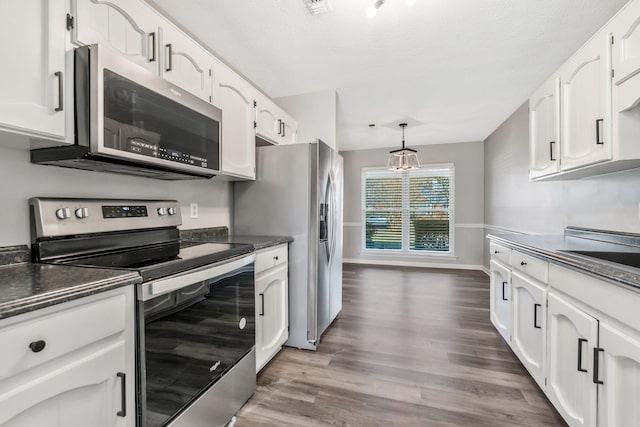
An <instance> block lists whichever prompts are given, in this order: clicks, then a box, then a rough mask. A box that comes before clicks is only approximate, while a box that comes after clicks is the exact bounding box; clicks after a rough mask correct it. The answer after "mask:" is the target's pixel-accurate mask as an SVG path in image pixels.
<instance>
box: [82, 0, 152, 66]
mask: <svg viewBox="0 0 640 427" xmlns="http://www.w3.org/2000/svg"><path fill="white" fill-rule="evenodd" d="M71 5H72V13H73V16H74V18H75V26H74V28H73V30H72V31H71V41H72V42H73V43H75V44H76V45H88V44H94V43H100V44H102V45H106V46H110V47H111V48H113V49H115V50H117V51H119V52H121V53H123V54H124V55H126V56H127V57H128V58H129V59H130V60H131V61H133V62H135V63H137V64H138V65H141V66H143V67H145V68H146V69H148V70H149V71H151V72H153V73H154V74H156V75H157V74H158V64H159V61H158V34H157V29H158V23H159V20H158V19H157V15H156V14H155V12H154V11H153V10H151V9H150V8H149V7H148V6H146V5H145V4H144V3H143V2H140V1H129V0H108V1H106V0H72V2H71Z"/></svg>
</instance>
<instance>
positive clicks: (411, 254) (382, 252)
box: [358, 249, 458, 260]
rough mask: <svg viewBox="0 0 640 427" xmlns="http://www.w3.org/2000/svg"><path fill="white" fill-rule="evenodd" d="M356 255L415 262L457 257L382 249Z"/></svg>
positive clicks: (447, 254) (446, 254) (443, 253)
mask: <svg viewBox="0 0 640 427" xmlns="http://www.w3.org/2000/svg"><path fill="white" fill-rule="evenodd" d="M358 255H360V256H366V257H372V256H376V255H379V256H383V257H385V258H404V259H407V258H409V259H416V260H424V259H426V258H434V259H449V260H456V259H458V257H457V256H456V254H455V253H453V252H441V253H438V252H423V253H418V252H400V251H389V250H384V249H377V250H361V251H360V252H359V253H358Z"/></svg>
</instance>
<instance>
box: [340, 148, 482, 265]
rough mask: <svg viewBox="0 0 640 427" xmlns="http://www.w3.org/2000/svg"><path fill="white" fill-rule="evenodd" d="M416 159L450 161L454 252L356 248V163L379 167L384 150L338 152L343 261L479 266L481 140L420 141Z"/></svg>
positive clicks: (358, 191) (359, 208) (358, 225)
mask: <svg viewBox="0 0 640 427" xmlns="http://www.w3.org/2000/svg"><path fill="white" fill-rule="evenodd" d="M411 148H415V149H417V150H418V156H419V158H420V161H421V162H422V163H423V164H425V165H427V164H429V163H453V164H454V165H455V173H456V175H455V223H456V228H455V255H454V257H442V256H433V255H432V256H428V255H395V254H393V255H387V254H384V255H380V254H375V255H374V254H369V253H367V254H364V253H363V251H362V205H361V171H362V168H369V167H381V166H385V165H386V162H387V159H388V156H389V150H388V149H376V150H357V151H342V152H340V154H341V155H342V156H343V157H344V171H345V179H344V222H345V226H344V253H343V256H344V259H345V262H361V263H378V264H387V265H415V266H425V267H456V268H479V267H480V266H481V265H482V256H483V238H484V228H483V224H484V217H483V215H484V205H483V203H484V188H483V186H484V179H483V176H484V165H483V160H482V159H483V148H484V147H483V144H482V142H468V143H460V144H441V145H423V146H414V145H411Z"/></svg>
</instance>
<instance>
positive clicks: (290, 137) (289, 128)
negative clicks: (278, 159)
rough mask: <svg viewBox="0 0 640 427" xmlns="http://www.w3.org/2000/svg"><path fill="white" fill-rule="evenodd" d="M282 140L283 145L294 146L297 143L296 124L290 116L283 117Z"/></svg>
mask: <svg viewBox="0 0 640 427" xmlns="http://www.w3.org/2000/svg"><path fill="white" fill-rule="evenodd" d="M282 139H283V140H284V144H295V143H296V142H298V123H296V121H295V120H293V118H292V117H291V116H286V117H285V121H284V124H283V126H282ZM309 142H311V141H309Z"/></svg>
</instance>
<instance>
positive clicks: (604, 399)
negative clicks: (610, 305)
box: [593, 322, 640, 427]
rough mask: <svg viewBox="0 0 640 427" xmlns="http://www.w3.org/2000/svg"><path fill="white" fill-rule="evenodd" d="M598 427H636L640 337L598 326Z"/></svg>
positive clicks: (639, 413)
mask: <svg viewBox="0 0 640 427" xmlns="http://www.w3.org/2000/svg"><path fill="white" fill-rule="evenodd" d="M595 351H596V353H597V354H598V372H597V374H598V375H595V373H594V375H593V377H594V380H595V381H598V382H600V384H599V388H598V426H609V427H614V426H620V427H623V426H640V406H638V402H640V335H639V334H630V333H626V332H622V331H620V330H619V329H617V328H616V327H614V326H611V325H608V324H607V323H606V322H601V323H600V337H599V345H598V349H597V350H595Z"/></svg>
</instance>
